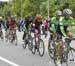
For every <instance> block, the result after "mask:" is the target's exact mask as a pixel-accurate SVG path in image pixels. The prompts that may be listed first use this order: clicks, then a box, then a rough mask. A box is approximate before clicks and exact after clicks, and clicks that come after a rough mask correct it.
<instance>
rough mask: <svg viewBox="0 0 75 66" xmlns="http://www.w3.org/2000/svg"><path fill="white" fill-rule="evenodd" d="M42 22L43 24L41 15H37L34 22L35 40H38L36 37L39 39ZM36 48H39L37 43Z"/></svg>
mask: <svg viewBox="0 0 75 66" xmlns="http://www.w3.org/2000/svg"><path fill="white" fill-rule="evenodd" d="M41 24H42V20H41V15H37V16H36V17H35V20H34V21H33V23H32V25H33V27H34V30H35V32H34V37H35V41H36V38H38V39H39V35H40V26H41ZM37 41H38V40H37ZM36 48H38V47H37V45H36Z"/></svg>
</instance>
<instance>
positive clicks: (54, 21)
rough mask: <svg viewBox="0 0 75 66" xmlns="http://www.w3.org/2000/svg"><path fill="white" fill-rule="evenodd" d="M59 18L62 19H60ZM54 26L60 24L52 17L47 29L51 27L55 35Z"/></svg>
mask: <svg viewBox="0 0 75 66" xmlns="http://www.w3.org/2000/svg"><path fill="white" fill-rule="evenodd" d="M60 18H62V17H60ZM55 24H60V19H59V20H57V18H56V17H53V18H52V19H51V22H50V24H49V26H48V27H49V28H50V27H51V28H52V30H53V32H54V33H56V28H55Z"/></svg>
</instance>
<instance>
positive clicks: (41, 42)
mask: <svg viewBox="0 0 75 66" xmlns="http://www.w3.org/2000/svg"><path fill="white" fill-rule="evenodd" d="M40 45H42V50H43V51H42V53H41V51H40ZM44 53H45V45H44V42H43V40H42V39H40V41H39V55H40V56H41V57H42V56H43V55H44Z"/></svg>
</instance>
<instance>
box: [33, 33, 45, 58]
mask: <svg viewBox="0 0 75 66" xmlns="http://www.w3.org/2000/svg"><path fill="white" fill-rule="evenodd" d="M36 50H37V52H38V53H39V55H40V56H41V57H42V56H43V55H44V52H45V45H44V41H43V40H42V39H41V36H40V34H38V33H36V34H34V38H33V49H32V53H33V54H35V53H36Z"/></svg>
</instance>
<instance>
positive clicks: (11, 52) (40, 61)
mask: <svg viewBox="0 0 75 66" xmlns="http://www.w3.org/2000/svg"><path fill="white" fill-rule="evenodd" d="M22 34H23V33H20V32H17V35H18V45H17V46H15V45H12V44H10V43H9V42H6V41H1V40H0V66H54V63H53V60H52V59H50V57H49V55H48V50H47V49H48V48H47V45H48V44H47V41H48V38H49V35H48V36H47V38H46V39H45V38H44V36H43V37H42V39H43V40H44V42H45V55H44V56H43V57H40V56H39V55H38V53H36V54H35V55H33V54H32V53H31V52H30V51H29V50H28V48H27V49H25V50H24V49H23V48H22V43H23V42H22ZM72 46H73V47H75V42H72ZM74 58H75V54H74ZM69 65H70V66H75V61H74V62H70V61H69ZM63 66H65V65H64V64H63Z"/></svg>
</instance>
